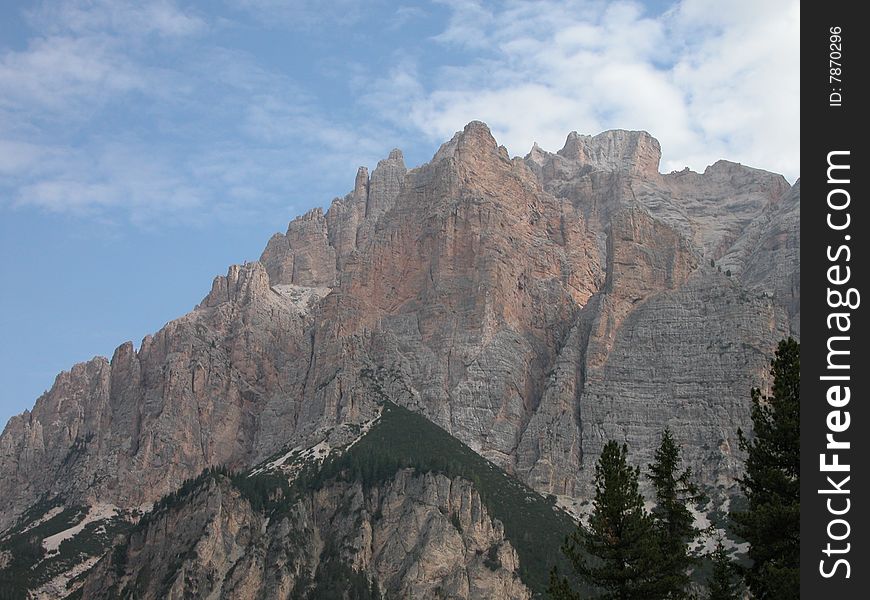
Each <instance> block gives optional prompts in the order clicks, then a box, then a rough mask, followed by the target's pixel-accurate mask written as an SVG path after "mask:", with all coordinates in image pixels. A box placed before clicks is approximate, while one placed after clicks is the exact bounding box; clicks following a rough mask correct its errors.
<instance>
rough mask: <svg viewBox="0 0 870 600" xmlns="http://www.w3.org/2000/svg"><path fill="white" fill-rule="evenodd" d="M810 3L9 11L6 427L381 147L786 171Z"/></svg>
mask: <svg viewBox="0 0 870 600" xmlns="http://www.w3.org/2000/svg"><path fill="white" fill-rule="evenodd" d="M799 21H800V12H799V2H797V1H792V0H781V1H780V0H765V1H764V2H758V1H757V0H752V1H748V0H738V1H736V2H722V1H721V0H716V1H714V0H682V1H681V2H667V1H649V2H645V3H644V2H597V1H591V0H582V1H581V0H576V1H575V0H541V1H538V2H518V1H507V2H483V1H481V2H472V1H459V0H444V1H439V2H431V3H430V2H406V3H397V2H386V1H384V2H379V1H377V0H374V1H368V2H360V1H357V0H333V1H332V2H329V3H322V2H316V1H314V0H298V1H281V0H225V1H223V2H218V1H213V2H200V3H197V2H184V1H182V0H154V1H152V0H140V1H136V2H128V1H124V0H89V1H84V0H63V1H46V2H20V3H19V2H14V1H12V2H10V1H8V0H7V1H6V2H3V3H2V5H0V259H2V260H0V331H2V332H3V337H2V341H0V379H2V381H3V382H4V384H3V386H2V387H0V424H2V423H5V421H6V419H7V418H8V417H9V416H11V415H12V414H15V413H18V412H21V411H22V410H24V409H26V408H29V407H30V406H32V404H33V402H34V401H35V399H36V398H37V397H38V396H39V394H41V393H42V392H43V391H44V390H46V389H48V388H49V387H50V386H51V384H52V382H53V380H54V376H55V375H56V374H57V373H58V372H59V371H61V370H63V369H68V368H69V367H70V366H72V364H74V363H75V362H79V361H82V360H87V359H88V358H90V357H92V356H94V355H109V356H111V353H112V351H113V350H114V348H115V347H116V346H117V345H119V344H120V343H121V342H123V341H125V340H134V342H136V343H137V344H138V341H139V340H141V338H142V337H143V336H144V335H145V334H147V333H150V332H153V331H155V330H157V329H159V328H160V326H161V325H162V324H163V323H165V322H166V321H167V320H169V319H172V318H175V317H177V316H180V315H182V314H183V313H185V312H187V311H188V310H190V309H191V308H192V307H193V306H194V305H195V304H197V303H198V302H199V300H200V299H201V298H202V297H203V296H204V295H205V294H206V293H207V291H208V290H209V288H210V284H211V280H212V278H213V277H214V276H215V275H217V274H222V273H224V272H225V271H226V267H227V266H228V265H229V264H232V263H239V262H242V261H245V260H254V259H256V258H257V257H258V256H259V254H260V252H261V250H262V248H263V246H264V245H265V243H266V241H267V240H268V238H269V236H270V235H271V234H272V233H273V232H275V231H283V230H284V229H285V228H286V223H287V221H288V220H290V219H291V218H292V217H293V216H295V215H297V214H300V213H302V212H304V211H305V210H307V209H309V208H311V207H313V206H318V205H320V206H324V207H327V206H328V204H329V202H330V200H331V199H332V198H333V197H335V196H339V195H343V194H344V193H346V192H347V191H349V189H350V188H351V187H352V185H353V179H354V174H355V173H356V169H357V167H358V166H360V165H367V166H369V167H370V168H371V167H373V166H374V165H375V164H376V162H377V160H378V159H379V158H383V157H385V156H386V155H387V153H388V152H389V150H390V149H391V148H393V147H399V148H402V149H403V151H404V153H405V159H406V163H408V164H409V165H417V164H420V163H422V162H425V161H426V160H428V159H429V158H431V156H432V154H433V153H434V151H435V150H436V149H437V147H438V145H439V144H440V142H442V141H445V140H446V139H448V138H449V137H450V136H451V135H452V134H453V132H454V131H456V130H458V129H461V128H462V126H463V125H464V124H465V123H466V122H468V121H470V120H472V119H480V120H484V121H486V122H487V123H488V124H489V125H490V127H491V128H492V130H493V133H494V134H495V136H496V138H497V139H498V140H499V142H500V143H503V144H505V145H506V146H507V147H508V149H509V151H510V152H511V154H512V155H524V154H526V153H527V152H528V150H529V148H530V147H531V145H532V143H533V142H537V143H538V144H539V145H541V146H542V147H543V148H545V149H548V150H557V149H559V148H560V147H561V146H562V144H563V142H564V139H565V136H566V135H567V133H568V132H569V131H572V130H576V131H578V132H580V133H592V134H594V133H598V132H599V131H602V130H604V129H608V128H624V129H645V130H647V131H650V132H651V133H652V134H653V135H654V136H656V137H657V138H658V139H659V140H660V142H661V144H662V149H663V161H662V170H663V171H670V170H674V169H681V168H683V167H685V166H689V167H690V168H692V169H694V170H698V171H702V170H703V169H704V167H705V166H706V165H708V164H711V163H712V162H714V161H715V160H717V159H719V158H728V159H730V160H735V161H738V162H742V163H744V164H750V165H752V166H757V167H760V168H765V169H769V170H772V171H776V172H780V173H783V174H784V175H786V177H787V178H788V179H789V180H790V181H794V180H795V178H796V177H798V176H799V139H800V129H799V113H800V106H799V98H798V95H799V89H800V81H799V72H798V70H799V60H800V52H799V43H798V42H799V37H798V32H799Z"/></svg>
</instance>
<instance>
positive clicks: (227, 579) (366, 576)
mask: <svg viewBox="0 0 870 600" xmlns="http://www.w3.org/2000/svg"><path fill="white" fill-rule="evenodd" d="M288 501H289V500H288ZM336 569H343V570H344V571H343V572H344V573H345V577H344V578H343V580H342V583H341V586H342V588H343V589H344V588H345V587H346V586H347V585H349V581H350V579H349V578H348V577H347V575H346V574H347V573H348V572H355V573H357V574H358V575H361V580H362V581H363V582H365V583H364V584H363V585H364V586H365V588H368V587H369V585H370V584H369V583H368V582H369V581H371V582H373V583H374V585H375V586H376V587H377V588H378V590H379V591H380V593H382V594H383V595H384V597H387V598H420V599H427V598H457V599H463V598H464V599H469V600H470V599H474V598H504V599H527V598H530V597H531V594H530V592H529V590H528V588H526V586H525V585H524V584H523V583H522V581H521V580H520V578H519V575H518V569H519V564H518V559H517V554H516V551H515V550H514V549H513V547H512V546H511V544H510V542H508V541H507V540H506V539H505V537H504V531H503V527H502V526H501V524H500V523H499V522H498V521H494V520H492V519H491V518H490V517H489V515H488V514H487V510H486V507H485V506H484V505H483V503H482V502H481V499H480V496H479V494H478V493H477V492H476V491H475V490H474V488H473V486H472V485H471V483H470V482H468V481H465V480H462V479H459V478H454V479H450V478H448V477H446V476H444V475H435V474H427V475H419V474H415V473H414V472H413V471H411V470H408V469H406V470H402V471H399V472H398V473H397V474H396V475H395V477H393V478H391V479H390V480H388V481H386V482H384V483H383V484H382V485H379V486H375V487H371V488H364V487H363V486H362V484H359V483H357V484H348V483H345V484H342V483H333V484H332V485H329V486H326V487H324V488H323V489H321V490H319V491H317V492H312V493H310V494H306V495H305V496H304V497H302V498H300V499H298V500H297V501H295V502H294V503H293V504H292V506H290V507H289V508H283V509H282V510H281V511H279V512H271V513H268V514H267V512H263V511H262V510H259V509H255V508H254V506H252V504H251V502H250V500H249V497H248V496H246V495H245V494H243V493H242V492H240V491H239V489H237V488H236V487H235V486H234V485H233V484H232V483H231V481H230V480H229V478H227V477H226V476H223V475H215V476H213V477H207V478H205V479H204V481H203V482H202V483H200V484H199V485H198V486H196V487H195V488H194V489H192V490H190V491H188V492H187V493H186V494H185V495H184V496H182V497H181V498H178V499H176V500H175V501H174V502H173V503H172V504H171V505H170V506H169V507H168V508H162V509H161V510H159V511H158V512H157V513H156V514H154V515H153V516H150V518H149V519H148V521H147V523H145V524H143V525H140V526H139V527H138V528H137V529H136V530H135V531H134V532H133V533H132V534H130V535H129V536H127V537H126V539H125V540H124V541H123V543H122V544H121V545H120V546H119V547H118V548H117V549H116V550H115V551H114V552H113V553H111V554H110V555H107V556H106V557H105V558H104V559H103V560H102V561H101V562H100V563H99V564H98V565H97V566H96V567H95V568H94V569H93V570H92V571H91V572H90V573H89V575H88V577H87V579H86V580H85V582H84V584H83V586H82V594H83V597H85V598H115V597H119V596H120V595H123V594H124V593H126V592H132V593H133V594H134V595H135V597H137V598H142V599H148V598H154V599H158V598H159V599H161V600H162V599H164V598H167V599H171V598H286V597H291V594H296V595H295V596H292V597H299V598H317V597H321V596H319V595H318V589H321V588H319V587H318V586H323V585H325V583H326V582H324V581H323V580H324V579H325V578H326V577H327V573H326V571H328V570H336ZM330 583H332V585H335V583H336V582H330ZM366 591H367V590H366ZM355 597H356V596H355Z"/></svg>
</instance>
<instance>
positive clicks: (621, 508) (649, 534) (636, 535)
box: [548, 440, 658, 600]
mask: <svg viewBox="0 0 870 600" xmlns="http://www.w3.org/2000/svg"><path fill="white" fill-rule="evenodd" d="M627 455H628V448H627V447H626V445H625V444H623V445H622V446H619V444H617V443H616V442H615V441H613V440H611V441H609V442H607V444H606V445H605V446H604V450H603V452H602V453H601V458H600V459H599V460H598V463H597V464H596V465H595V499H594V502H593V510H592V515H591V516H590V517H589V525H588V526H585V525H583V524H582V523H580V524H579V525H578V527H577V530H576V531H574V532H573V533H572V534H571V535H570V536H568V539H567V540H566V541H565V544H564V546H563V547H562V551H563V552H564V553H565V555H566V556H567V557H568V559H569V560H570V561H571V564H572V566H573V567H574V569H575V570H576V572H577V574H578V575H579V576H580V578H581V579H582V580H583V581H584V582H585V583H587V584H589V585H590V586H592V587H595V588H599V589H602V590H603V591H604V593H603V594H602V595H601V596H599V597H600V598H605V599H613V600H636V599H639V598H644V599H649V598H655V597H657V596H656V594H655V592H654V586H655V584H654V582H653V572H654V569H655V562H656V555H657V553H658V548H657V543H656V535H655V529H654V526H653V521H652V518H651V517H650V515H649V514H648V513H647V512H646V510H645V509H644V506H643V496H641V494H640V492H639V491H638V478H639V476H640V469H638V468H637V467H631V466H629V465H628V460H627ZM548 591H549V593H550V595H551V597H553V598H556V599H558V600H575V599H577V598H579V597H580V595H579V594H578V592H576V591H575V590H573V589H572V587H571V585H570V584H569V583H568V581H567V580H566V579H565V578H563V577H560V576H559V574H558V572H556V570H555V569H554V570H553V572H552V574H551V579H550V587H549V589H548Z"/></svg>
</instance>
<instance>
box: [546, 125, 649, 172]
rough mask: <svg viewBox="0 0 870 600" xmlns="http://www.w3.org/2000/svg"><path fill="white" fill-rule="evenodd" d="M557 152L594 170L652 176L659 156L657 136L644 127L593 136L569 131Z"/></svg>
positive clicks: (616, 130) (614, 130) (615, 130)
mask: <svg viewBox="0 0 870 600" xmlns="http://www.w3.org/2000/svg"><path fill="white" fill-rule="evenodd" d="M558 154H559V156H563V157H565V158H568V159H572V160H575V161H578V162H579V163H580V164H581V165H584V166H586V165H588V166H590V167H592V168H593V169H594V170H602V171H622V172H628V173H632V174H636V175H643V176H647V177H654V176H656V175H658V172H659V162H660V161H661V158H662V150H661V146H660V145H659V142H658V140H657V139H655V138H654V137H652V136H651V135H650V134H649V133H647V132H646V131H626V130H624V129H612V130H610V131H605V132H602V133H599V134H598V135H595V136H590V135H580V134H578V133H577V132H576V131H572V132H571V133H569V134H568V138H567V139H566V140H565V145H564V147H563V148H562V149H561V150H559V152H558Z"/></svg>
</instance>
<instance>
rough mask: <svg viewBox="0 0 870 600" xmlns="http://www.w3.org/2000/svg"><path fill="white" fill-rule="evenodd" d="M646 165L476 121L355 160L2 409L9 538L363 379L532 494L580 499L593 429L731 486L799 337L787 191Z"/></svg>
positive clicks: (186, 465) (135, 489) (331, 413)
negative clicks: (427, 142)
mask: <svg viewBox="0 0 870 600" xmlns="http://www.w3.org/2000/svg"><path fill="white" fill-rule="evenodd" d="M659 156H660V149H659V145H658V142H656V141H655V139H654V138H652V137H651V136H650V135H649V134H647V133H645V132H629V131H613V132H605V133H602V134H599V135H597V136H594V137H590V136H580V135H577V134H573V133H572V134H571V135H569V136H568V139H567V141H566V144H565V147H564V148H562V149H561V150H560V151H559V152H557V153H551V152H546V151H544V150H542V149H541V148H538V147H535V148H533V149H532V151H531V152H530V153H529V155H528V156H527V157H525V158H513V159H511V158H510V157H509V156H508V154H507V152H506V151H505V150H504V148H503V147H500V146H498V144H497V142H496V141H495V140H494V139H493V137H492V135H491V133H490V131H489V129H488V128H487V127H486V125H484V124H483V123H479V122H473V123H470V124H469V125H468V126H466V127H465V128H464V130H463V131H461V132H458V133H457V134H456V135H455V136H454V137H453V138H452V139H451V140H450V141H449V142H447V143H445V144H444V145H443V146H442V147H441V148H440V149H439V150H438V152H437V153H436V154H435V156H434V157H433V159H432V161H431V162H429V163H427V164H425V165H422V166H420V167H418V168H415V169H412V170H406V169H405V165H404V162H403V159H402V156H401V153H399V152H398V151H393V152H392V153H390V156H389V157H388V158H387V159H385V160H383V161H381V162H380V163H379V164H378V166H377V167H376V168H375V169H374V171H373V172H372V174H371V177H369V174H368V171H367V170H366V169H364V168H363V169H361V170H360V171H359V173H358V175H357V178H356V182H355V185H354V189H353V191H352V192H351V193H349V194H348V195H347V196H345V197H344V198H341V199H337V200H335V201H334V202H333V203H332V205H331V207H330V208H329V210H328V211H327V213H326V214H324V213H323V212H322V211H321V210H320V209H314V210H313V211H311V212H309V213H307V214H306V215H304V216H303V217H300V218H298V219H296V220H294V221H292V222H291V223H290V225H289V227H288V228H287V231H286V233H284V234H276V235H275V236H274V237H273V238H272V239H271V240H270V241H269V243H268V245H267V247H266V249H265V251H264V253H263V256H262V257H261V259H260V261H259V262H256V263H253V264H248V265H243V266H239V267H232V268H231V269H230V270H229V272H228V273H227V275H226V276H225V277H219V278H217V279H216V280H215V283H214V285H213V286H212V291H211V292H210V293H209V294H208V295H207V297H206V298H205V299H204V300H203V302H202V303H201V304H200V306H198V307H197V308H196V309H195V310H194V311H192V312H191V313H190V314H188V315H186V316H184V317H182V318H180V319H178V320H176V321H173V322H170V323H169V324H168V325H167V326H166V327H165V328H164V329H162V330H161V331H160V332H158V333H157V334H155V335H154V336H153V337H148V338H146V339H145V340H144V341H143V342H142V344H141V346H140V347H139V348H138V349H136V348H134V347H133V345H132V344H129V343H128V344H125V345H122V346H121V347H119V349H118V351H117V352H116V353H115V356H114V357H113V358H112V360H111V361H107V360H105V359H95V360H94V361H91V362H89V363H87V364H84V365H79V366H76V367H74V368H73V369H72V370H71V371H70V372H68V373H64V374H62V375H60V376H59V377H58V380H57V381H56V383H55V385H54V386H53V388H52V389H51V390H50V391H49V392H47V393H46V394H45V395H44V396H43V397H42V398H40V399H39V400H38V401H37V403H36V406H35V407H34V409H33V411H31V412H27V413H24V414H23V415H20V416H18V417H14V418H13V419H12V420H10V422H9V424H8V425H7V427H6V430H5V431H4V433H3V435H2V437H0V478H2V480H3V481H4V483H5V482H9V485H4V486H2V488H0V528H2V527H3V526H4V525H6V524H8V523H10V522H11V521H12V520H13V519H14V517H15V516H16V515H18V514H20V513H21V512H22V511H23V510H25V509H26V508H27V506H28V505H29V504H30V503H32V502H34V501H35V500H36V499H37V498H39V497H40V496H41V495H42V494H50V495H53V494H63V495H65V497H68V498H70V499H84V500H86V501H87V502H89V503H90V502H94V501H104V502H111V503H113V504H115V505H117V506H119V507H125V508H130V507H134V506H138V505H140V504H143V503H147V502H152V501H154V500H156V499H157V498H159V497H160V496H162V495H163V494H164V493H165V492H167V491H170V490H172V489H174V488H176V487H177V486H178V485H179V484H180V483H181V482H182V481H184V479H185V478H188V477H191V476H194V475H196V474H197V473H199V472H200V471H201V470H202V469H203V468H204V467H206V466H208V465H215V464H228V465H231V466H233V467H239V468H241V467H248V466H251V465H253V464H256V463H257V462H258V461H259V460H262V459H263V458H264V457H266V456H269V455H270V454H272V453H273V452H275V451H276V450H277V449H279V448H281V447H282V446H283V445H285V444H288V443H290V444H293V445H296V444H301V443H303V442H304V441H306V440H307V441H312V440H316V439H317V438H318V436H319V435H321V434H322V431H323V430H324V428H327V427H330V426H334V425H336V424H339V423H344V422H349V423H354V422H362V421H364V420H366V419H368V418H370V417H371V415H372V414H373V411H374V400H373V397H374V395H376V394H374V392H373V390H372V388H371V386H370V385H368V384H366V383H365V382H363V381H362V380H361V376H360V374H361V373H362V372H364V371H365V370H366V369H377V368H378V367H384V368H387V369H389V372H390V373H392V375H391V379H390V380H389V381H387V382H383V386H382V388H381V389H380V390H379V392H378V393H385V394H388V395H389V396H390V398H391V399H393V401H395V402H397V403H400V404H402V405H404V406H406V407H408V408H410V409H412V410H414V411H417V412H420V413H422V414H424V415H426V416H427V417H428V418H429V419H431V420H432V421H434V422H436V423H438V424H439V425H441V426H442V427H444V428H445V429H447V430H448V431H449V432H451V434H452V435H454V436H456V437H457V438H459V439H461V440H462V441H464V442H465V443H467V444H468V445H469V446H471V447H472V448H474V449H475V450H476V451H477V452H479V453H480V454H481V455H483V456H485V457H487V458H489V459H491V460H493V461H494V462H496V463H497V464H498V465H499V466H501V467H502V468H504V469H505V470H506V471H508V472H510V473H512V474H514V475H515V476H517V477H518V478H520V479H522V480H523V481H525V482H527V483H529V484H530V485H532V486H533V487H535V488H536V489H538V490H540V491H544V492H552V493H556V494H560V495H567V496H572V497H575V498H576V497H583V496H584V495H586V494H587V487H586V486H587V485H588V482H589V480H590V479H591V473H592V466H593V465H594V462H595V460H596V459H597V454H598V452H599V450H600V448H601V446H602V444H603V442H604V440H606V439H609V438H616V439H620V440H624V441H626V442H627V443H628V444H629V445H630V446H631V448H632V455H633V456H635V457H637V459H638V461H639V462H641V461H645V460H646V459H647V455H648V453H649V451H650V449H651V448H652V447H653V445H654V443H655V441H656V440H657V438H658V435H659V434H660V431H661V429H662V428H663V427H664V426H670V427H671V429H672V430H673V431H674V434H675V436H676V437H677V439H678V441H680V442H681V443H682V444H683V445H684V447H685V449H686V456H687V458H688V459H689V462H690V464H692V466H694V467H695V468H696V469H697V470H698V471H699V472H701V473H702V474H703V476H704V478H705V481H706V482H707V483H709V484H721V485H723V486H729V485H732V484H733V477H734V476H735V475H736V474H737V472H738V468H739V460H738V459H739V456H738V455H737V450H736V448H737V443H736V437H735V436H736V430H737V428H738V427H743V428H744V429H745V428H746V427H747V426H748V408H749V389H750V387H751V386H753V385H757V384H760V383H763V381H764V378H765V377H766V372H767V361H768V357H769V356H770V354H771V353H772V351H773V349H774V347H775V345H776V342H777V341H778V340H779V339H780V338H781V337H783V336H785V335H787V334H789V333H792V334H796V333H798V332H799V319H800V308H799V307H800V265H799V232H798V224H799V217H800V201H799V198H800V186H799V185H795V186H792V187H789V185H788V183H787V182H786V181H785V180H784V179H783V178H782V177H781V176H778V175H774V174H771V173H767V172H764V171H760V170H757V169H752V168H749V167H745V166H742V165H738V164H736V163H730V162H726V161H720V162H718V163H716V164H715V165H712V166H711V167H709V168H708V169H707V170H706V171H705V172H704V173H693V172H690V171H684V172H678V173H671V174H665V175H662V174H660V173H658V164H659ZM385 564H386V563H385ZM457 564H458V563H457ZM384 568H385V569H386V567H384ZM421 568H422V567H421ZM426 568H427V569H428V567H426Z"/></svg>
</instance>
